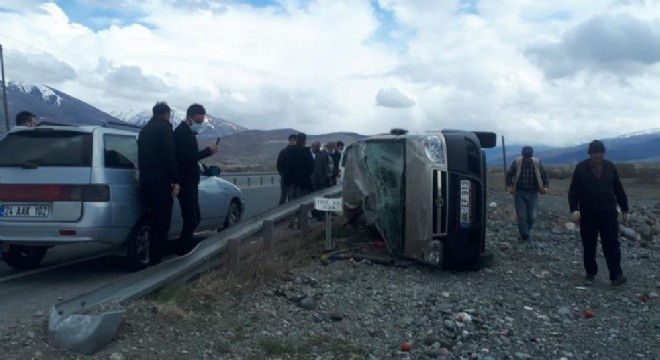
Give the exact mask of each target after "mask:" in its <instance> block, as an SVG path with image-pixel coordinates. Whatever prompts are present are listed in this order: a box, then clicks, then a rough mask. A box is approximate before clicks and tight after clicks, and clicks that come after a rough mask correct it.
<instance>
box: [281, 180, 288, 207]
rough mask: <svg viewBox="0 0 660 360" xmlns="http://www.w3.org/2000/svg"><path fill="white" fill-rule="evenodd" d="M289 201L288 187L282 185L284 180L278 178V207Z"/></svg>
mask: <svg viewBox="0 0 660 360" xmlns="http://www.w3.org/2000/svg"><path fill="white" fill-rule="evenodd" d="M287 201H289V186H288V185H284V180H282V177H281V176H280V205H282V204H284V203H285V202H287Z"/></svg>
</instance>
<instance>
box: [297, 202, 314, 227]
mask: <svg viewBox="0 0 660 360" xmlns="http://www.w3.org/2000/svg"><path fill="white" fill-rule="evenodd" d="M312 206H313V205H312V204H300V214H298V218H299V219H300V220H299V221H298V224H299V225H298V226H299V228H300V229H301V230H309V217H307V214H309V211H310V210H311V209H312Z"/></svg>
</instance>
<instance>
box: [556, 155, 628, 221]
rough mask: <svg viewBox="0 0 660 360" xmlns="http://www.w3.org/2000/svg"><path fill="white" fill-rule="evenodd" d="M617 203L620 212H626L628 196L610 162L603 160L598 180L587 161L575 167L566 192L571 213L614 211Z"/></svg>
mask: <svg viewBox="0 0 660 360" xmlns="http://www.w3.org/2000/svg"><path fill="white" fill-rule="evenodd" d="M617 203H618V204H619V206H620V207H621V211H622V212H628V196H626V192H625V191H624V190H623V185H621V180H620V179H619V174H618V173H617V171H616V168H615V167H614V164H613V163H612V162H611V161H608V160H604V159H603V172H602V174H601V176H600V179H598V178H597V177H596V175H595V174H594V172H593V170H592V169H591V167H590V165H589V160H584V161H582V162H580V163H579V164H578V165H577V166H576V167H575V171H574V172H573V179H572V180H571V187H570V188H569V190H568V205H569V207H570V209H571V212H573V211H575V210H580V211H590V212H594V211H602V212H605V211H616V205H617Z"/></svg>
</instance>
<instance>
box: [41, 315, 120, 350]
mask: <svg viewBox="0 0 660 360" xmlns="http://www.w3.org/2000/svg"><path fill="white" fill-rule="evenodd" d="M124 313H125V310H114V311H109V312H104V313H101V314H89V315H79V314H71V315H61V314H60V313H59V311H58V309H57V308H56V307H55V306H52V307H51V308H50V316H49V320H48V335H49V337H50V340H51V341H52V342H53V343H54V344H55V345H57V346H59V347H61V348H64V349H66V350H69V351H72V352H75V353H79V354H93V353H94V352H96V351H98V350H100V349H101V348H102V347H103V346H105V345H106V344H108V343H109V342H110V341H112V338H113V337H114V336H115V333H116V332H117V329H118V328H119V325H120V324H121V321H122V319H123V317H124Z"/></svg>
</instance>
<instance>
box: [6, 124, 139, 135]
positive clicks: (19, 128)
mask: <svg viewBox="0 0 660 360" xmlns="http://www.w3.org/2000/svg"><path fill="white" fill-rule="evenodd" d="M23 131H75V132H81V133H93V132H101V133H104V134H122V135H136V133H137V132H136V131H131V130H122V129H116V128H109V127H105V126H97V125H84V126H76V125H38V126H36V127H25V126H15V127H13V128H12V129H11V130H9V134H11V133H16V132H23Z"/></svg>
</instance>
